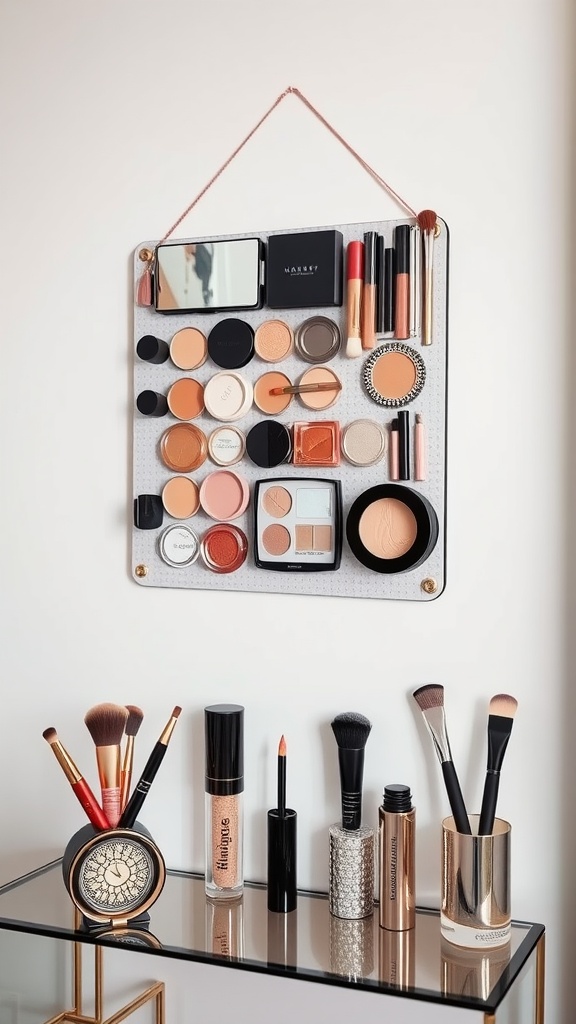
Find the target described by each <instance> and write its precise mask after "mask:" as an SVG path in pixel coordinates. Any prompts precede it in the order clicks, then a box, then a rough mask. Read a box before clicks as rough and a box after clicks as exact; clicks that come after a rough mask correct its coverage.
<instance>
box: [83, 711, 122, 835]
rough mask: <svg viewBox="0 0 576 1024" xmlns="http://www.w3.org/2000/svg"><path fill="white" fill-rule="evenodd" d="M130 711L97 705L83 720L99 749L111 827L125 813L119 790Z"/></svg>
mask: <svg viewBox="0 0 576 1024" xmlns="http://www.w3.org/2000/svg"><path fill="white" fill-rule="evenodd" d="M127 718H128V711H127V709H126V708H125V707H122V705H120V704H96V705H95V706H94V707H93V708H90V710H89V711H87V712H86V714H85V716H84V721H85V723H86V727H87V729H88V732H89V733H90V735H91V737H92V739H93V740H94V744H95V746H96V762H97V765H98V776H99V779H100V788H101V791H102V809H103V811H104V814H105V815H106V817H107V819H108V822H109V824H110V827H111V828H116V825H117V824H118V821H119V820H120V814H121V813H122V806H121V788H120V743H121V741H122V736H123V735H124V728H125V725H126V719H127Z"/></svg>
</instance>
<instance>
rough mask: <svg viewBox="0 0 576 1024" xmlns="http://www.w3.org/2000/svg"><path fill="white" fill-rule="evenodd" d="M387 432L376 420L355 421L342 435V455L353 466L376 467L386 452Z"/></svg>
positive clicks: (349, 424)
mask: <svg viewBox="0 0 576 1024" xmlns="http://www.w3.org/2000/svg"><path fill="white" fill-rule="evenodd" d="M386 443H387V441H386V431H385V430H384V427H382V426H381V425H380V423H376V420H353V421H352V423H348V425H347V426H346V427H345V428H344V431H343V433H342V454H343V455H345V456H346V458H347V459H348V462H351V463H352V465H353V466H374V465H376V463H377V462H380V460H381V459H382V458H383V457H384V454H385V452H386Z"/></svg>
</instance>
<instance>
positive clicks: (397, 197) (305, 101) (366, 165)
mask: <svg viewBox="0 0 576 1024" xmlns="http://www.w3.org/2000/svg"><path fill="white" fill-rule="evenodd" d="M290 94H292V95H293V96H296V97H297V98H298V99H299V100H301V101H302V103H303V104H304V106H306V107H308V110H310V111H311V113H312V114H314V116H315V117H317V118H318V120H319V121H320V122H321V123H322V124H323V125H324V127H325V128H327V129H328V131H329V132H330V133H331V134H332V135H333V136H334V138H335V139H338V142H341V143H342V145H343V146H344V148H345V149H347V150H348V152H349V153H350V154H351V156H353V157H354V159H355V160H357V161H358V163H359V164H360V166H361V167H363V168H364V170H365V171H366V172H367V174H369V175H370V177H371V178H373V179H374V181H376V182H377V184H378V185H380V187H381V188H383V189H384V190H385V191H386V192H388V194H389V195H391V196H392V198H393V199H395V200H396V202H397V203H399V204H400V206H403V207H404V209H405V210H407V212H408V213H409V214H410V216H411V217H417V213H416V211H415V210H413V209H412V207H411V206H410V205H409V203H407V202H406V200H405V199H403V198H402V196H400V195H399V194H398V192H396V191H395V190H394V189H393V188H392V186H391V185H389V184H388V182H387V181H384V178H382V177H381V176H380V175H379V174H378V172H377V171H375V170H374V168H373V167H371V166H370V164H369V163H367V162H366V160H364V158H363V157H361V156H360V154H359V153H357V152H356V150H355V149H354V147H353V146H351V145H350V143H349V142H347V141H346V139H344V138H343V137H342V135H340V132H338V131H336V129H335V128H334V127H333V125H331V124H330V122H329V121H327V120H326V118H325V117H323V116H322V114H321V113H320V111H319V110H317V109H316V107H315V106H314V105H313V104H312V103H310V100H309V99H307V98H306V96H304V94H303V93H301V92H300V89H297V88H296V87H295V86H293V85H289V86H288V88H287V89H285V90H284V92H281V93H280V95H279V96H277V97H276V99H275V100H274V103H273V104H272V106H271V107H269V108H268V110H267V111H266V113H265V114H264V115H263V116H262V117H261V118H260V120H259V121H258V123H257V124H255V125H254V127H253V129H252V131H250V132H248V135H247V136H246V137H245V138H244V139H242V142H241V143H240V145H239V146H237V147H236V149H235V150H234V151H233V152H232V153H231V154H230V156H229V157H228V159H227V160H225V161H224V163H223V164H222V166H221V167H219V168H218V170H217V171H216V173H215V174H213V175H212V177H211V178H210V181H209V182H208V183H207V184H206V185H205V186H204V188H203V189H202V190H201V192H199V193H198V195H197V196H196V197H195V198H194V199H193V200H192V202H191V203H190V204H189V206H187V207H186V209H185V210H184V211H183V213H181V214H180V216H179V217H178V220H176V221H174V224H173V225H172V227H171V228H170V229H169V230H168V231H167V232H166V234H165V235H164V236H163V237H162V238H161V239H160V243H159V244H161V243H162V242H165V241H166V239H168V238H170V236H171V235H172V234H173V233H174V231H175V230H176V228H177V227H178V226H179V225H180V224H181V223H182V221H183V220H184V218H185V217H187V216H188V214H189V213H190V211H191V210H193V209H194V207H195V206H196V204H197V203H199V202H200V200H201V199H202V197H203V196H204V195H206V193H207V191H208V189H209V188H211V187H212V185H213V184H214V182H215V181H217V180H218V178H219V177H220V175H221V174H222V172H223V171H225V170H226V168H227V167H228V166H229V164H231V163H232V161H233V160H234V157H236V156H238V153H239V152H240V150H241V149H243V148H244V146H245V145H246V143H247V142H249V141H250V139H251V138H252V136H253V135H255V134H256V132H257V131H258V129H259V128H260V126H261V125H263V124H264V121H266V119H267V118H268V117H270V114H271V113H272V111H273V110H275V109H276V107H277V106H279V105H280V103H281V102H282V100H283V99H284V98H285V97H286V96H288V95H290Z"/></svg>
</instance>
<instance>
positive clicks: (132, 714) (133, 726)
mask: <svg viewBox="0 0 576 1024" xmlns="http://www.w3.org/2000/svg"><path fill="white" fill-rule="evenodd" d="M126 711H127V712H128V718H127V719H126V725H125V727H124V730H125V732H126V747H125V750H124V762H123V764H122V771H121V773H120V789H121V794H120V807H121V809H122V810H124V808H125V807H126V804H127V803H128V797H129V796H130V783H131V781H132V767H133V765H134V737H135V736H136V735H137V733H138V730H139V728H140V726H141V725H142V719H143V718H144V712H143V711H142V709H141V708H138V707H136V705H135V704H127V705H126Z"/></svg>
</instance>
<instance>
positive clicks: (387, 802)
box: [383, 783, 412, 814]
mask: <svg viewBox="0 0 576 1024" xmlns="http://www.w3.org/2000/svg"><path fill="white" fill-rule="evenodd" d="M383 806H384V810H385V811H392V813H393V814H403V813H405V812H406V811H411V810H412V794H411V792H410V786H403V785H401V784H400V783H393V784H392V785H391V786H385V787H384V800H383Z"/></svg>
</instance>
